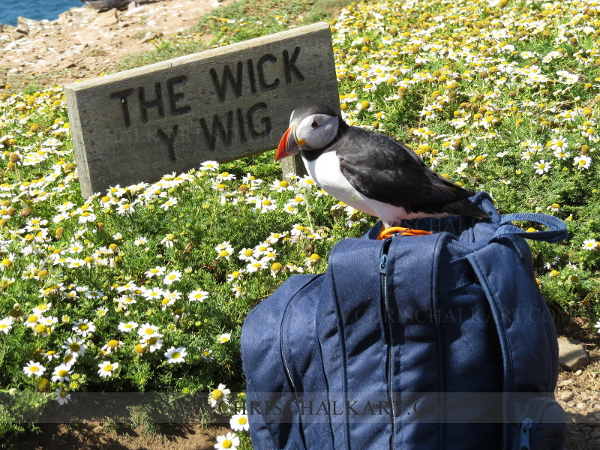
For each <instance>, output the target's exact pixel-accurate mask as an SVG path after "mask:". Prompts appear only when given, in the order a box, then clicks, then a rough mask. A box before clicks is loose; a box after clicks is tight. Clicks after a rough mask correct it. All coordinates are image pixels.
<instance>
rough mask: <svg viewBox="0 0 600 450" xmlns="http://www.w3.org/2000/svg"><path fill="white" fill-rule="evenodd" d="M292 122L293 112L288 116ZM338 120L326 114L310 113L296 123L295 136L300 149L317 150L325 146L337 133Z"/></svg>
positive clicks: (292, 122)
mask: <svg viewBox="0 0 600 450" xmlns="http://www.w3.org/2000/svg"><path fill="white" fill-rule="evenodd" d="M290 123H291V124H294V123H295V122H294V113H292V116H291V117H290ZM339 126H340V125H339V120H338V118H337V117H336V116H330V115H327V114H311V115H310V116H307V117H305V118H303V119H302V120H300V122H299V123H298V124H297V125H296V129H295V138H296V143H297V144H298V148H299V149H300V150H318V149H320V148H323V147H325V146H327V144H329V143H330V142H331V141H333V140H334V139H335V137H336V135H337V132H338V128H339Z"/></svg>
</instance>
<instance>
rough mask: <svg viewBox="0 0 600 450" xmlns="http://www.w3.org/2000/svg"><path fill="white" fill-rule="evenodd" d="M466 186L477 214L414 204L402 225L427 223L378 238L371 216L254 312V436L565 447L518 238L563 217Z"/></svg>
mask: <svg viewBox="0 0 600 450" xmlns="http://www.w3.org/2000/svg"><path fill="white" fill-rule="evenodd" d="M471 200H472V201H473V202H474V203H475V204H476V205H478V206H479V207H480V208H481V209H483V210H484V211H486V212H487V213H488V214H489V215H490V219H489V220H484V221H473V220H471V219H468V218H466V217H459V216H451V217H446V218H443V219H429V218H428V219H419V220H414V221H411V222H409V223H406V224H404V225H405V226H407V227H409V228H414V229H417V230H426V231H430V232H431V233H432V234H430V235H421V236H404V235H394V236H393V237H390V238H386V239H384V240H377V239H376V238H377V235H378V233H379V228H380V225H376V226H375V227H374V228H373V229H371V230H370V231H369V232H368V233H367V235H365V237H364V238H363V239H355V238H349V239H344V240H342V241H340V242H339V243H338V244H336V246H335V247H334V248H333V250H332V251H331V254H330V258H329V265H328V268H327V271H326V272H325V273H323V274H320V275H295V276H292V277H290V278H289V279H288V280H287V281H286V282H285V283H284V284H283V285H282V286H281V287H280V288H279V289H277V290H276V292H275V293H274V294H273V295H271V296H270V297H268V298H267V299H265V300H264V301H263V302H261V303H260V304H259V305H258V306H257V307H256V308H254V309H253V310H252V311H251V313H250V314H249V315H248V317H247V319H246V321H245V323H244V326H243V329H242V339H241V346H242V360H243V368H244V373H245V376H246V379H247V413H248V416H249V422H250V434H251V438H252V443H253V445H254V448H255V449H256V450H270V449H294V450H298V449H315V450H323V449H355V450H364V449H381V448H388V449H406V450H410V449H415V450H417V449H418V450H429V449H440V450H441V449H444V450H454V449H456V450H459V449H460V450H468V449H477V450H480V449H484V448H485V449H486V450H487V449H502V450H509V449H511V450H512V449H514V450H528V449H540V450H541V449H543V450H553V449H561V448H563V446H564V444H565V434H566V433H565V422H564V414H563V410H562V408H561V407H560V405H559V404H558V403H557V402H556V401H555V400H554V389H555V386H556V379H557V375H558V348H557V341H556V332H555V329H554V324H553V320H552V316H551V315H550V312H549V310H548V308H547V305H546V302H545V300H544V299H543V298H542V296H541V294H540V292H539V289H538V286H537V283H536V279H535V277H534V274H533V269H532V257H531V251H530V249H529V246H528V244H527V242H526V241H525V239H524V238H528V239H536V240H543V241H547V242H558V241H560V240H562V239H565V238H566V237H567V232H566V226H565V224H564V222H562V221H561V220H559V219H557V218H555V217H552V216H547V215H542V214H511V215H507V216H501V215H499V214H498V212H497V211H496V209H495V208H494V206H493V204H492V201H491V199H490V197H489V196H488V195H487V194H485V193H482V192H479V193H477V194H476V195H475V196H473V197H472V198H471ZM516 220H519V221H531V222H536V223H540V224H543V225H545V226H546V228H547V229H546V230H544V231H537V232H525V231H523V230H522V229H521V228H518V227H516V226H515V225H513V224H512V223H511V221H516Z"/></svg>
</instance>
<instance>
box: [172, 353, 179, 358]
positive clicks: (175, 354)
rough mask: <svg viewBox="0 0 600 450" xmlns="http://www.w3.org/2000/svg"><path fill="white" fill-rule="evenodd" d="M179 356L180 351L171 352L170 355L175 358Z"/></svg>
mask: <svg viewBox="0 0 600 450" xmlns="http://www.w3.org/2000/svg"><path fill="white" fill-rule="evenodd" d="M180 356H181V353H179V352H173V355H171V357H172V358H173V359H177V358H179V357H180Z"/></svg>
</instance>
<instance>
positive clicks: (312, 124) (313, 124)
mask: <svg viewBox="0 0 600 450" xmlns="http://www.w3.org/2000/svg"><path fill="white" fill-rule="evenodd" d="M310 127H311V128H312V129H313V130H314V129H315V128H319V124H318V123H317V121H316V120H313V123H311V124H310Z"/></svg>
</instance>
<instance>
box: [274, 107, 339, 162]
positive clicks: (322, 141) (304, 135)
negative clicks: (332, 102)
mask: <svg viewBox="0 0 600 450" xmlns="http://www.w3.org/2000/svg"><path fill="white" fill-rule="evenodd" d="M343 123H344V122H343V121H342V118H341V117H340V116H339V115H338V114H336V112H335V111H334V110H333V109H331V108H329V107H328V106H325V105H321V104H312V105H305V106H301V107H299V108H296V109H295V110H294V111H293V112H292V115H291V116H290V125H289V128H288V129H287V130H286V132H285V133H284V135H283V137H282V138H281V140H280V141H279V146H278V147H277V154H276V155H275V161H279V160H280V159H283V158H286V157H288V156H292V155H295V154H296V153H298V152H299V151H310V150H320V149H322V148H324V147H327V145H329V144H330V143H331V142H332V141H333V140H334V139H335V138H336V136H337V134H338V131H339V129H340V126H341V125H342V124H343Z"/></svg>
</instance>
